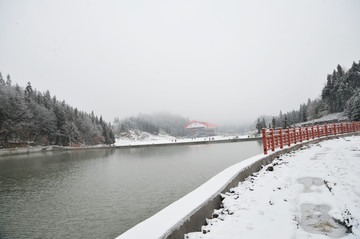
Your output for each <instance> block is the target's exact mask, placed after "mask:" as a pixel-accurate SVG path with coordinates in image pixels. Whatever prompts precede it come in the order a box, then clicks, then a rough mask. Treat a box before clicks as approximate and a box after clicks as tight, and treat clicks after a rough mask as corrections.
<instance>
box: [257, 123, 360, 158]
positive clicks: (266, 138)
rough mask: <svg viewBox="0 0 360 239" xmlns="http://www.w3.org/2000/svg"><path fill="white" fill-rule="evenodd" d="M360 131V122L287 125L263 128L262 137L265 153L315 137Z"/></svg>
mask: <svg viewBox="0 0 360 239" xmlns="http://www.w3.org/2000/svg"><path fill="white" fill-rule="evenodd" d="M357 131H360V121H359V122H346V123H337V124H336V123H334V124H324V125H315V126H314V125H311V126H310V127H309V126H305V127H301V126H299V127H292V128H289V127H287V128H286V129H282V128H278V129H272V128H270V129H269V130H266V129H265V128H263V129H262V138H263V145H264V154H267V153H268V150H270V149H271V150H272V151H275V149H276V148H280V149H282V148H283V147H284V145H287V146H290V145H291V144H296V143H297V142H300V143H301V142H303V141H304V140H310V139H315V138H321V137H327V136H329V135H337V134H345V133H351V132H357Z"/></svg>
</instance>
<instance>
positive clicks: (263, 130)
mask: <svg viewBox="0 0 360 239" xmlns="http://www.w3.org/2000/svg"><path fill="white" fill-rule="evenodd" d="M262 137H263V146H264V154H267V142H266V129H264V128H263V129H262Z"/></svg>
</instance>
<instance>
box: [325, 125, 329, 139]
mask: <svg viewBox="0 0 360 239" xmlns="http://www.w3.org/2000/svg"><path fill="white" fill-rule="evenodd" d="M328 135H329V132H328V126H327V124H325V136H326V137H328Z"/></svg>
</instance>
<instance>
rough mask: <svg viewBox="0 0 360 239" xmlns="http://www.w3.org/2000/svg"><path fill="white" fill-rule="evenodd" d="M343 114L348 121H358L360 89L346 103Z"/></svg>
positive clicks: (359, 114) (359, 115) (359, 118)
mask: <svg viewBox="0 0 360 239" xmlns="http://www.w3.org/2000/svg"><path fill="white" fill-rule="evenodd" d="M345 112H346V114H347V116H348V117H349V119H350V120H352V121H360V89H357V91H356V92H355V93H354V94H353V95H352V96H351V98H350V99H349V101H348V102H347V103H346V108H345Z"/></svg>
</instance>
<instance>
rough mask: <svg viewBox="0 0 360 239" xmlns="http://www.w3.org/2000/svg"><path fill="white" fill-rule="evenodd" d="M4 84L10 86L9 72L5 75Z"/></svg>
mask: <svg viewBox="0 0 360 239" xmlns="http://www.w3.org/2000/svg"><path fill="white" fill-rule="evenodd" d="M6 85H7V86H11V79H10V75H9V74H8V75H7V76H6Z"/></svg>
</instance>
